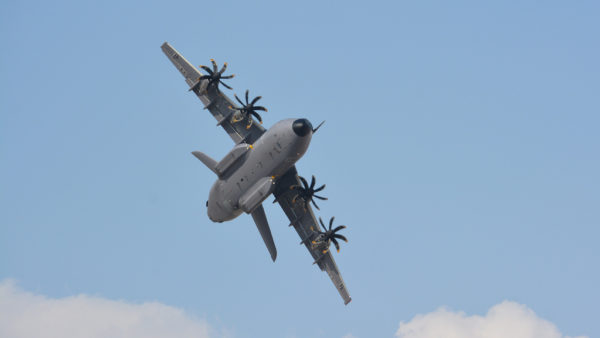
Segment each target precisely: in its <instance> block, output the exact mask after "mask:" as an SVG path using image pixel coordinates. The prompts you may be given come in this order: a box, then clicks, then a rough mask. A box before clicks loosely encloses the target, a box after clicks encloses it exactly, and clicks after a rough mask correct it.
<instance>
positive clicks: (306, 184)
mask: <svg viewBox="0 0 600 338" xmlns="http://www.w3.org/2000/svg"><path fill="white" fill-rule="evenodd" d="M298 177H299V178H300V181H302V184H304V189H306V190H308V182H306V180H305V179H304V177H302V176H298Z"/></svg>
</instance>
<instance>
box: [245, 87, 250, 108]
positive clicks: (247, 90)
mask: <svg viewBox="0 0 600 338" xmlns="http://www.w3.org/2000/svg"><path fill="white" fill-rule="evenodd" d="M249 91H250V90H249V89H246V105H248V92H249Z"/></svg>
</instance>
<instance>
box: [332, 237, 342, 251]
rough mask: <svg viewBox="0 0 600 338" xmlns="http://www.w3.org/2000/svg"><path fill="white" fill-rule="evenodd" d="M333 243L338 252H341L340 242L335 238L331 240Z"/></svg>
mask: <svg viewBox="0 0 600 338" xmlns="http://www.w3.org/2000/svg"><path fill="white" fill-rule="evenodd" d="M331 241H332V242H333V245H335V248H336V250H337V252H340V244H339V243H338V241H337V240H336V239H335V238H334V237H332V238H331Z"/></svg>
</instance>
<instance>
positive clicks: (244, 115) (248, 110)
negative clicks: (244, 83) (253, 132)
mask: <svg viewBox="0 0 600 338" xmlns="http://www.w3.org/2000/svg"><path fill="white" fill-rule="evenodd" d="M248 93H249V90H246V103H244V102H242V100H240V98H239V97H238V96H237V95H235V94H233V96H235V99H236V100H237V101H238V102H239V103H240V104H241V105H242V107H241V108H237V107H233V106H229V108H230V109H234V110H237V111H239V112H240V114H239V118H235V116H234V118H233V119H232V122H233V123H236V122H239V121H242V120H244V119H247V120H248V125H247V126H246V129H250V126H251V125H252V121H253V120H252V117H251V116H250V115H252V116H254V117H256V119H257V120H258V122H260V123H261V124H262V123H263V122H262V118H261V117H260V115H259V114H258V113H257V112H256V111H257V110H260V111H264V112H266V111H268V110H267V108H265V107H263V106H255V105H254V104H256V102H258V100H260V99H261V98H262V96H257V97H255V98H254V99H252V101H250V100H249V99H248Z"/></svg>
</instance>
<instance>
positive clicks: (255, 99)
mask: <svg viewBox="0 0 600 338" xmlns="http://www.w3.org/2000/svg"><path fill="white" fill-rule="evenodd" d="M261 98H262V96H257V97H255V98H254V99H253V100H252V102H250V105H251V106H253V105H254V104H255V103H256V102H257V101H258V100H260V99H261Z"/></svg>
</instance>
